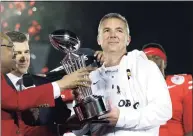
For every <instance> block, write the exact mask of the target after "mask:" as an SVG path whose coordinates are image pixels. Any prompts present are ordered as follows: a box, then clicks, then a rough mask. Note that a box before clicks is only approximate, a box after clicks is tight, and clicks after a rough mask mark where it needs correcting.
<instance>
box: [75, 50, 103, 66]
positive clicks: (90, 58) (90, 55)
mask: <svg viewBox="0 0 193 136" xmlns="http://www.w3.org/2000/svg"><path fill="white" fill-rule="evenodd" d="M94 53H95V51H94V50H92V49H90V48H80V49H79V50H78V51H77V54H78V55H85V57H84V58H85V63H86V66H93V67H100V66H101V64H100V62H97V58H96V57H95V56H94Z"/></svg>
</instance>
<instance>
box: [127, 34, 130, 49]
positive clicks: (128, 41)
mask: <svg viewBox="0 0 193 136" xmlns="http://www.w3.org/2000/svg"><path fill="white" fill-rule="evenodd" d="M130 42H131V36H130V35H129V36H128V38H127V46H129V44H130Z"/></svg>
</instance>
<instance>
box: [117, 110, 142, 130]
mask: <svg viewBox="0 0 193 136" xmlns="http://www.w3.org/2000/svg"><path fill="white" fill-rule="evenodd" d="M119 110H120V112H119V118H118V121H117V124H116V126H115V127H122V128H133V127H135V126H137V124H138V123H139V118H140V113H139V112H138V111H136V110H134V109H131V108H120V109H119Z"/></svg>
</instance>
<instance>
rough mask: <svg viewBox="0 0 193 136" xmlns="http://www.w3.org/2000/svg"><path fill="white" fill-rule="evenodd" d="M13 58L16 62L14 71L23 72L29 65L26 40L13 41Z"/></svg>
mask: <svg viewBox="0 0 193 136" xmlns="http://www.w3.org/2000/svg"><path fill="white" fill-rule="evenodd" d="M13 44H14V59H15V63H16V69H15V71H16V72H18V73H20V74H25V73H26V72H27V70H28V68H29V65H30V50H29V44H28V41H24V42H22V43H20V42H14V43H13Z"/></svg>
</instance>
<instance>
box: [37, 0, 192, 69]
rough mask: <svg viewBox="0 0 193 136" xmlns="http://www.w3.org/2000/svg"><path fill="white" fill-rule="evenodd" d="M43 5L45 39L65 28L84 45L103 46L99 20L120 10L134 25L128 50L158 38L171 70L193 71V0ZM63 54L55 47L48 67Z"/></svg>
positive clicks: (155, 40) (45, 3)
mask: <svg viewBox="0 0 193 136" xmlns="http://www.w3.org/2000/svg"><path fill="white" fill-rule="evenodd" d="M39 5H44V7H45V9H44V10H43V11H42V12H41V23H42V24H44V25H43V26H44V27H43V29H42V32H41V34H42V36H41V37H42V40H43V41H42V42H48V34H49V33H51V32H52V31H54V30H56V29H60V28H64V29H69V30H71V31H73V32H74V33H76V34H77V35H78V36H79V37H80V40H81V43H82V44H81V45H82V47H87V48H92V49H100V48H99V46H98V45H97V42H96V35H97V27H98V23H99V20H100V19H101V18H102V17H103V16H104V15H105V14H106V13H109V12H118V13H120V14H122V15H123V16H125V17H126V18H127V20H128V23H129V26H130V31H131V37H132V42H131V44H130V46H129V48H128V50H132V49H135V48H136V49H140V48H141V47H142V46H143V45H144V44H146V43H148V42H158V43H160V44H162V45H163V47H164V48H165V50H166V52H167V54H168V61H169V62H168V68H167V72H168V73H193V66H192V64H193V55H192V54H193V2H130V1H127V2H39ZM49 46H50V45H49ZM53 55H55V56H56V57H57V58H58V59H57V60H55V58H56V57H53ZM62 57H63V55H62V54H61V53H58V51H56V50H55V49H53V48H51V52H50V54H49V57H48V60H49V62H48V63H47V65H48V67H49V68H50V69H52V68H54V67H56V66H58V65H59V61H60V59H62Z"/></svg>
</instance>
